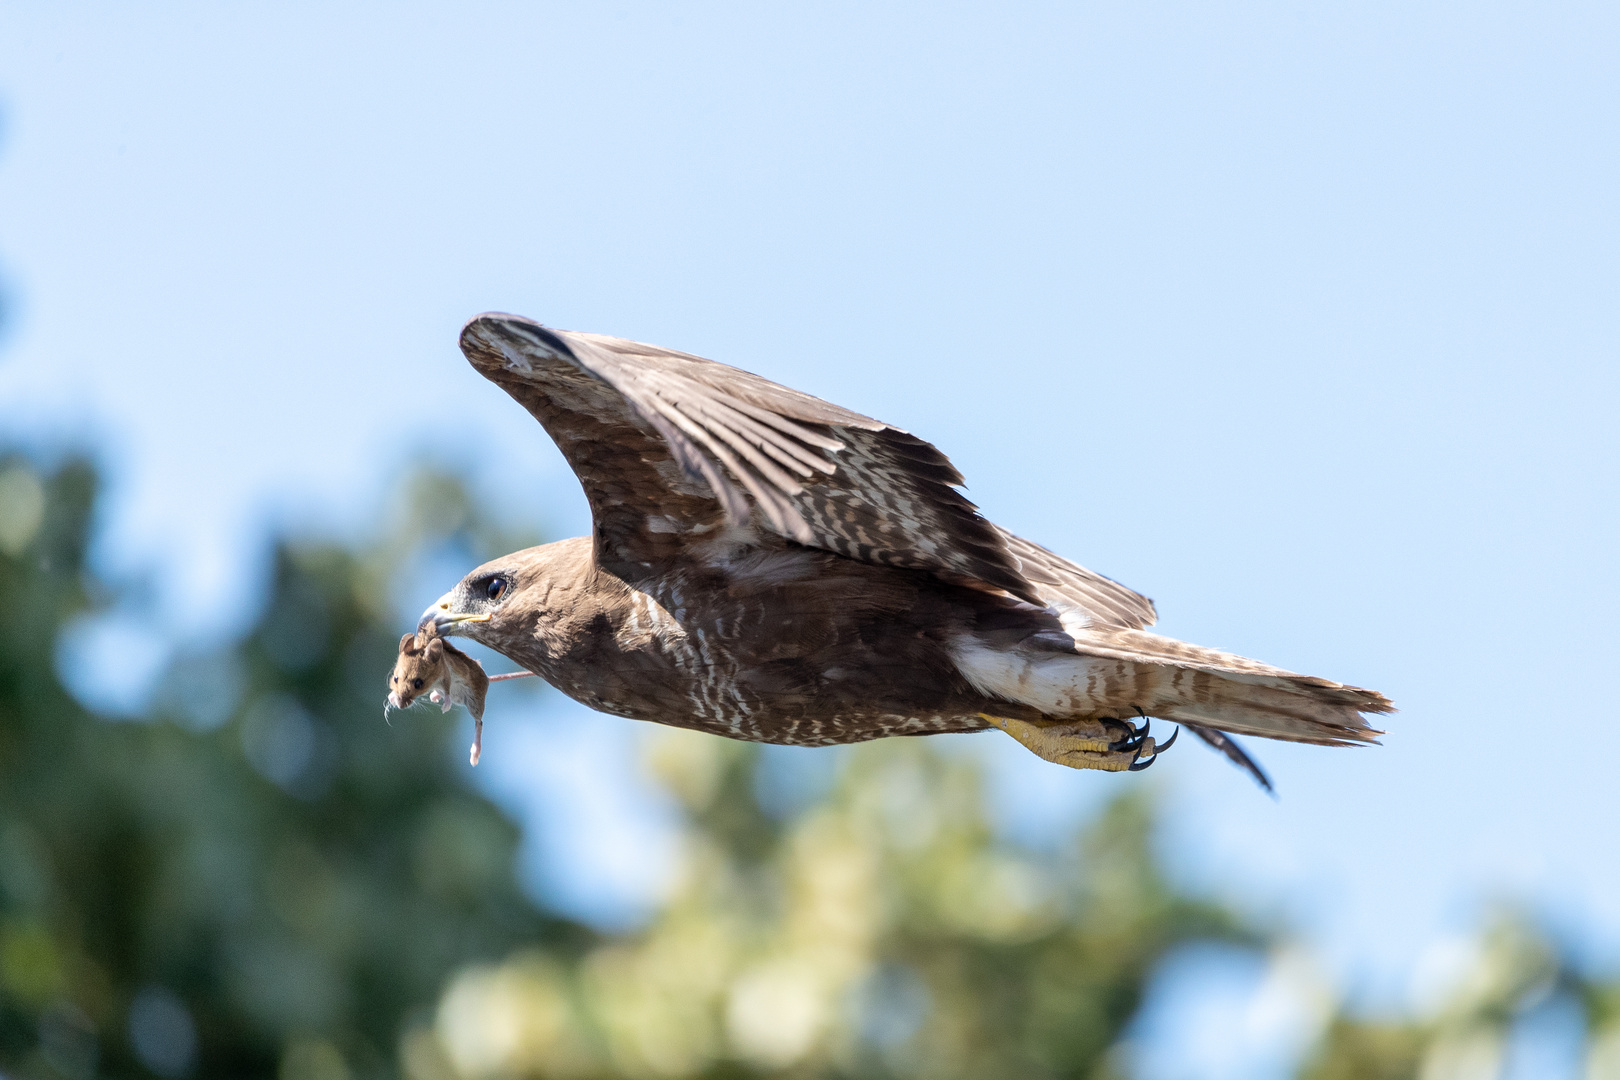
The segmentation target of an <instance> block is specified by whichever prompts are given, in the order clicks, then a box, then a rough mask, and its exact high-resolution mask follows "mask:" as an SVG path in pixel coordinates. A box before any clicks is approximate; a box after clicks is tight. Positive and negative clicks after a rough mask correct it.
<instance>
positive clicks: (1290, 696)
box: [418, 313, 1392, 787]
mask: <svg viewBox="0 0 1620 1080" xmlns="http://www.w3.org/2000/svg"><path fill="white" fill-rule="evenodd" d="M461 349H462V351H463V352H464V353H466V355H467V359H468V360H469V361H471V362H472V365H473V367H474V368H476V369H477V370H478V372H479V373H480V374H482V375H483V376H484V377H485V378H486V379H489V380H490V381H491V382H493V383H495V385H497V386H499V387H500V388H501V389H502V390H505V391H506V392H507V393H508V394H510V395H511V396H512V397H513V398H514V399H516V401H517V402H518V404H520V405H522V406H523V407H524V408H525V409H527V410H528V411H529V412H530V413H531V414H532V415H533V416H534V418H535V419H536V420H538V421H540V423H541V424H542V425H543V426H544V427H545V429H546V431H547V432H548V433H549V434H550V435H551V437H552V438H553V439H554V440H556V442H557V445H558V446H559V447H560V448H561V450H562V453H563V456H564V457H565V458H567V459H568V463H569V465H570V466H572V468H573V470H574V472H575V473H576V474H577V475H578V477H579V481H580V483H581V485H583V487H584V489H585V496H586V498H587V499H588V500H589V502H590V507H591V516H592V524H593V529H592V535H590V536H588V537H585V536H582V537H577V538H575V539H572V540H562V541H558V542H556V543H552V544H545V545H542V546H540V547H534V548H529V549H527V550H525V551H517V552H513V553H512V554H510V555H505V556H502V557H501V558H498V559H494V560H492V561H490V562H488V563H485V564H484V565H483V566H480V567H478V568H477V569H476V570H474V571H472V572H471V573H470V574H468V575H467V576H466V577H465V578H463V579H462V580H461V582H460V583H459V584H457V585H456V586H455V588H453V589H451V590H450V591H449V592H447V593H445V594H444V596H442V597H441V598H440V599H439V600H438V601H437V602H436V603H434V604H433V606H431V607H430V608H428V610H427V611H426V612H424V613H423V615H422V620H421V622H420V623H419V626H418V629H419V630H420V631H421V632H423V633H437V634H441V635H462V636H465V637H468V638H471V639H472V640H474V641H477V642H480V643H482V644H484V645H487V646H489V647H490V648H492V649H494V650H495V651H496V652H499V653H502V654H503V655H505V656H507V657H509V658H510V659H512V660H514V661H516V662H517V663H518V664H519V665H521V666H522V667H523V668H525V669H527V670H528V671H531V672H533V673H535V674H537V675H540V676H541V677H543V678H544V679H545V680H546V681H547V682H549V683H551V684H552V685H553V686H555V687H557V688H558V689H559V690H561V691H562V692H563V693H565V694H567V695H568V696H570V697H572V698H574V699H575V700H577V701H580V702H583V703H584V704H586V705H589V706H590V707H592V708H594V709H599V710H601V711H603V712H608V713H613V714H616V715H619V716H628V717H634V718H636V719H638V720H651V721H654V722H656V723H660V724H671V725H674V726H676V727H686V728H696V729H698V730H700V731H707V732H712V733H714V734H716V735H725V736H728V737H730V738H734V739H747V740H751V741H754V742H767V743H789V744H795V745H800V746H827V745H832V744H836V743H849V742H860V741H863V740H866V739H876V738H882V737H884V736H890V735H931V734H936V733H941V732H953V731H981V730H986V729H990V728H999V729H1001V730H1002V731H1005V732H1006V733H1008V734H1009V735H1012V736H1013V737H1014V738H1016V739H1017V740H1018V741H1019V742H1021V743H1023V744H1024V745H1025V746H1026V747H1028V748H1029V749H1030V750H1032V751H1034V752H1035V753H1036V754H1039V755H1040V756H1041V757H1043V758H1046V759H1047V760H1049V761H1054V762H1058V763H1060V764H1063V765H1068V766H1071V767H1073V768H1078V769H1105V770H1109V771H1122V770H1126V769H1131V770H1135V769H1141V768H1143V767H1145V766H1146V765H1148V764H1150V763H1151V762H1152V761H1153V760H1154V758H1155V756H1156V754H1158V753H1162V752H1163V751H1164V750H1165V749H1166V747H1167V746H1168V743H1156V742H1155V739H1154V737H1153V735H1152V734H1150V731H1149V718H1152V717H1157V718H1162V719H1164V720H1168V721H1173V722H1175V723H1177V724H1179V725H1181V726H1184V727H1186V728H1188V729H1190V730H1191V731H1193V732H1194V733H1195V734H1197V735H1199V736H1200V737H1202V738H1203V739H1204V740H1205V741H1206V742H1208V743H1210V744H1211V745H1213V746H1214V747H1216V748H1217V749H1219V750H1221V751H1222V752H1224V753H1225V754H1226V755H1227V756H1228V757H1229V758H1231V759H1232V760H1233V761H1234V762H1236V763H1237V764H1239V765H1240V766H1243V767H1244V768H1246V769H1248V770H1249V771H1250V773H1251V774H1252V775H1254V777H1255V778H1256V779H1257V780H1258V781H1259V782H1260V783H1262V784H1264V785H1266V786H1267V787H1269V783H1268V782H1267V781H1266V779H1265V775H1264V774H1263V773H1262V772H1261V771H1260V770H1259V769H1258V767H1256V766H1255V765H1254V763H1253V762H1252V761H1251V760H1250V759H1249V757H1248V756H1247V754H1245V752H1244V751H1243V750H1242V748H1240V747H1239V746H1238V744H1237V742H1236V741H1235V740H1234V739H1233V738H1232V736H1233V735H1234V734H1237V735H1258V736H1262V737H1265V738H1269V739H1286V740H1291V741H1294V742H1307V743H1319V744H1323V745H1328V746H1344V745H1351V744H1357V743H1368V742H1373V741H1375V736H1377V735H1379V734H1380V732H1378V731H1375V730H1373V729H1372V728H1371V727H1370V726H1369V725H1368V724H1367V722H1366V720H1365V719H1364V718H1363V716H1362V714H1363V713H1384V712H1390V711H1391V710H1392V706H1391V704H1390V702H1389V699H1387V698H1385V697H1384V696H1383V695H1382V694H1379V693H1376V692H1374V691H1372V690H1362V689H1359V688H1357V687H1354V686H1345V685H1343V684H1341V683H1336V682H1329V681H1328V680H1326V679H1319V678H1314V677H1311V676H1307V675H1296V674H1294V673H1292V672H1289V671H1284V670H1281V669H1280V668H1274V667H1270V666H1268V665H1266V664H1262V663H1259V662H1257V661H1254V660H1248V659H1245V658H1243V657H1241V656H1234V655H1232V654H1230V653H1225V652H1220V651H1217V650H1215V649H1207V648H1203V647H1201V646H1198V645H1190V644H1187V643H1185V642H1181V641H1176V640H1174V639H1172V638H1167V637H1163V636H1160V635H1158V634H1153V633H1149V632H1148V631H1147V630H1146V629H1145V628H1146V627H1148V626H1151V625H1152V624H1153V621H1154V619H1155V612H1154V609H1153V603H1152V602H1151V601H1150V600H1148V599H1147V598H1146V597H1145V596H1142V595H1140V594H1139V593H1136V592H1133V591H1131V590H1130V589H1127V588H1126V587H1125V586H1123V585H1120V584H1118V583H1117V582H1114V581H1111V580H1109V579H1108V578H1105V577H1103V576H1102V575H1100V574H1096V573H1093V572H1092V571H1090V570H1087V569H1085V568H1084V567H1081V566H1078V565H1076V564H1075V563H1072V562H1070V561H1068V560H1067V559H1065V558H1063V557H1062V556H1060V555H1056V554H1054V553H1052V552H1050V551H1048V550H1046V549H1045V548H1043V547H1041V546H1039V545H1038V544H1034V543H1031V542H1030V541H1028V540H1025V539H1022V538H1021V537H1017V536H1014V535H1012V534H1011V533H1009V532H1007V531H1006V530H1005V529H1002V528H1000V527H998V526H996V525H993V524H991V523H990V522H989V521H986V520H985V519H984V518H983V517H982V516H980V515H979V513H978V511H977V509H976V508H975V507H974V505H973V504H972V503H970V502H969V501H968V500H967V499H966V498H965V497H964V496H963V495H962V493H961V492H960V491H959V490H958V488H959V486H960V485H961V484H962V483H963V479H962V475H961V474H960V473H958V472H957V471H956V469H955V468H954V467H953V466H952V465H951V463H950V461H949V460H948V459H947V458H946V457H945V455H944V454H942V453H940V451H939V450H937V449H935V448H934V446H933V445H932V444H930V443H927V442H925V441H923V440H922V439H919V438H917V437H916V436H915V435H912V434H909V433H908V432H905V431H901V430H900V429H899V428H895V427H891V426H889V425H888V424H885V423H882V422H881V421H878V420H873V419H871V418H870V417H866V416H862V415H860V414H859V413H855V412H850V411H849V410H847V409H843V408H840V407H838V406H837V405H833V404H830V403H828V402H826V401H822V400H820V399H819V398H814V397H811V396H810V395H808V394H802V393H799V392H798V391H796V390H790V389H788V388H787V387H784V386H779V385H777V384H776V383H773V382H770V381H768V380H766V379H763V378H761V377H759V376H758V375H753V374H750V373H749V372H746V371H741V370H739V369H737V368H733V367H728V366H726V365H725V364H719V363H715V362H714V361H711V360H704V359H702V358H700V357H697V356H691V355H689V354H687V353H681V352H675V351H673V350H670V349H663V348H659V347H657V346H654V345H643V344H641V343H639V342H635V341H627V340H624V339H622V338H613V337H604V336H601V335H599V334H585V333H576V332H572V331H564V330H553V329H551V328H549V327H545V326H542V325H540V324H539V323H537V322H534V321H533V320H530V319H525V318H521V317H519V316H515V315H504V314H493V313H492V314H485V315H480V316H478V317H477V318H475V319H473V320H472V321H471V322H469V323H468V324H467V325H466V327H465V328H463V330H462V332H461Z"/></svg>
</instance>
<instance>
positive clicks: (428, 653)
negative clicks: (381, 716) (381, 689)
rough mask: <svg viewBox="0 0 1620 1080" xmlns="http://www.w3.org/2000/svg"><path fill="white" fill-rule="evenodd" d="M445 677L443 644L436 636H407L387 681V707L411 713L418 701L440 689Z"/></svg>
mask: <svg viewBox="0 0 1620 1080" xmlns="http://www.w3.org/2000/svg"><path fill="white" fill-rule="evenodd" d="M443 674H444V642H443V641H441V640H440V639H439V637H438V636H437V635H427V636H423V635H422V634H406V635H405V636H404V637H402V638H400V639H399V657H398V659H396V660H395V661H394V673H393V674H392V675H390V676H389V677H388V704H389V705H391V706H393V707H394V708H396V709H408V708H410V707H411V705H412V704H414V703H415V701H416V699H417V697H418V696H419V695H421V694H425V693H428V692H430V691H432V690H433V688H434V687H435V686H437V685H438V683H439V681H440V678H441V676H442V675H443Z"/></svg>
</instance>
